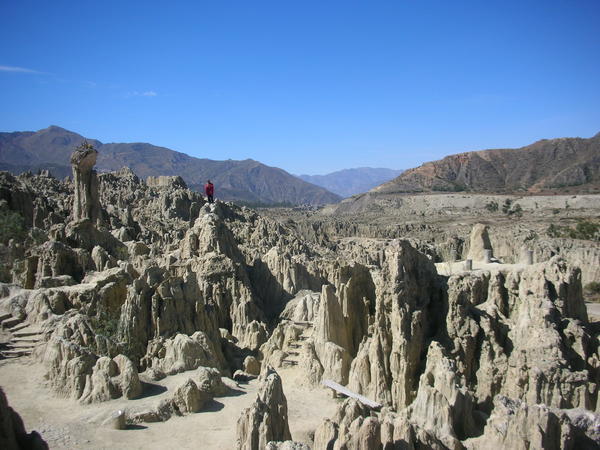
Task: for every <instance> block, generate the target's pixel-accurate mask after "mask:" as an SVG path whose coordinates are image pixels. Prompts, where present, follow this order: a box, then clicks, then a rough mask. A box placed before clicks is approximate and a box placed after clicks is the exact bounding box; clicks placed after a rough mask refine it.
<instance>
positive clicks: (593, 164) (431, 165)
mask: <svg viewBox="0 0 600 450" xmlns="http://www.w3.org/2000/svg"><path fill="white" fill-rule="evenodd" d="M596 184H599V185H600V133H598V134H596V135H595V136H593V137H591V138H556V139H542V140H539V141H536V142H534V143H533V144H530V145H527V146H524V147H520V148H512V149H488V150H475V151H471V152H462V153H457V154H454V155H449V156H446V157H444V158H442V159H439V160H437V161H430V162H427V163H424V164H422V165H421V166H419V167H416V168H413V169H409V170H406V171H405V172H403V173H402V174H401V175H399V176H398V177H396V178H394V179H393V180H390V181H389V182H387V183H384V184H382V185H380V186H377V187H375V188H373V189H372V190H371V191H370V192H372V193H388V194H389V193H418V192H435V191H441V192H458V191H463V190H464V191H470V192H497V193H515V192H521V193H523V192H530V193H539V192H543V191H545V190H553V189H561V188H565V187H572V189H574V190H575V191H579V190H581V189H587V188H588V187H590V186H595V185H596ZM577 186H580V187H581V188H577Z"/></svg>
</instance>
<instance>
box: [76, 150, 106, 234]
mask: <svg viewBox="0 0 600 450" xmlns="http://www.w3.org/2000/svg"><path fill="white" fill-rule="evenodd" d="M97 157H98V152H97V151H96V150H95V149H94V148H93V147H91V146H90V147H89V148H86V147H84V146H81V147H78V148H77V150H75V151H74V152H73V154H72V155H71V166H72V168H73V185H74V187H75V189H74V190H75V199H74V202H73V220H80V219H89V220H91V221H92V222H93V223H96V222H97V221H98V220H99V219H100V201H99V196H98V176H97V174H96V171H94V170H92V169H93V167H94V165H95V164H96V158H97Z"/></svg>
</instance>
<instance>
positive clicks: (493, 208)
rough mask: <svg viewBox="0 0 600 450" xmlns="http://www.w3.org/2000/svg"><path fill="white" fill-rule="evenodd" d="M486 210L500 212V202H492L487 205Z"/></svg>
mask: <svg viewBox="0 0 600 450" xmlns="http://www.w3.org/2000/svg"><path fill="white" fill-rule="evenodd" d="M485 209H487V210H488V211H489V212H496V211H498V202H495V201H493V200H492V201H491V202H489V203H488V204H487V205H485Z"/></svg>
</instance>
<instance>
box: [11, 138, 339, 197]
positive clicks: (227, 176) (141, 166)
mask: <svg viewBox="0 0 600 450" xmlns="http://www.w3.org/2000/svg"><path fill="white" fill-rule="evenodd" d="M84 139H85V138H84V137H83V136H81V135H79V134H77V133H73V132H71V131H68V130H65V129H63V128H60V127H56V126H51V127H49V128H46V129H43V130H40V131H37V132H14V133H0V170H8V171H10V172H12V173H20V172H22V171H24V170H32V171H37V170H38V169H42V168H49V169H50V170H51V171H52V173H53V174H55V175H56V176H59V177H63V176H65V174H69V173H70V171H71V169H70V167H69V157H70V155H71V152H72V151H73V149H74V148H75V147H76V146H77V145H79V144H80V143H81V142H82V141H83V140H84ZM87 140H88V141H89V142H90V143H92V144H93V145H94V146H95V147H96V149H97V150H98V152H99V156H98V164H97V168H98V170H99V171H111V170H117V169H120V168H121V167H125V166H126V167H129V168H131V169H132V170H133V171H134V172H135V173H136V174H137V175H138V176H139V177H142V178H146V177H148V176H151V175H152V176H157V175H180V176H181V177H183V179H184V180H185V181H186V183H188V185H189V186H190V187H191V188H193V189H196V190H199V189H201V187H202V185H203V184H204V183H205V182H206V180H207V179H210V180H212V181H213V183H215V186H216V196H217V198H220V199H223V200H236V201H243V202H247V203H251V204H267V205H268V204H282V203H285V204H294V205H297V204H312V205H320V204H325V203H333V202H337V201H339V200H340V198H339V197H338V196H337V195H335V194H333V193H331V192H329V191H327V190H325V189H323V188H321V187H318V186H315V185H313V184H309V183H307V182H305V181H302V180H300V179H298V178H296V177H294V176H293V175H290V174H289V173H287V172H286V171H284V170H282V169H279V168H276V167H269V166H266V165H264V164H262V163H260V162H258V161H253V160H251V159H247V160H244V161H234V160H227V161H215V160H210V159H201V158H195V157H192V156H189V155H186V154H184V153H180V152H176V151H173V150H170V149H168V148H164V147H157V146H155V145H152V144H146V143H128V144H117V143H111V144H103V143H102V142H100V141H98V140H94V139H87Z"/></svg>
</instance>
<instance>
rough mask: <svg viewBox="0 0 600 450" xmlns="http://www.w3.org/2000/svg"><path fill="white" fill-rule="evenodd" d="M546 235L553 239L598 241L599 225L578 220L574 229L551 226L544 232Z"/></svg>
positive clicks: (599, 237)
mask: <svg viewBox="0 0 600 450" xmlns="http://www.w3.org/2000/svg"><path fill="white" fill-rule="evenodd" d="M546 234H548V236H550V237H554V238H570V239H584V240H588V241H600V224H597V223H594V222H590V221H588V220H580V221H579V222H577V225H575V227H574V228H572V227H569V226H561V225H555V224H551V225H550V226H549V227H548V229H547V230H546Z"/></svg>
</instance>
